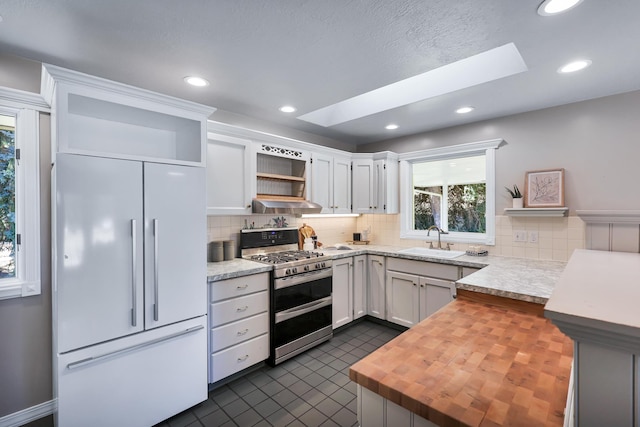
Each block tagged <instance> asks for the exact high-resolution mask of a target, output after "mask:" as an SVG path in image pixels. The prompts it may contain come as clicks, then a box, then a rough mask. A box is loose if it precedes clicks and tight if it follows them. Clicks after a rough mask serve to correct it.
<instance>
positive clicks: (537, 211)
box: [504, 208, 569, 217]
mask: <svg viewBox="0 0 640 427" xmlns="http://www.w3.org/2000/svg"><path fill="white" fill-rule="evenodd" d="M568 213H569V208H505V210H504V214H505V215H507V216H544V217H563V216H567V214H568Z"/></svg>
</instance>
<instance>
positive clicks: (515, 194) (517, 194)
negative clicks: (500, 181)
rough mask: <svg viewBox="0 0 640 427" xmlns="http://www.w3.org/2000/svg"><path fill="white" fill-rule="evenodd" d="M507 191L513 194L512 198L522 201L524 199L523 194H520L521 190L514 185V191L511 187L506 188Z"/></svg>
mask: <svg viewBox="0 0 640 427" xmlns="http://www.w3.org/2000/svg"><path fill="white" fill-rule="evenodd" d="M504 188H506V189H507V191H508V192H509V194H511V197H513V198H514V199H521V198H522V193H521V192H520V189H519V188H518V186H517V185H515V184H514V185H513V190H512V189H510V188H509V187H504Z"/></svg>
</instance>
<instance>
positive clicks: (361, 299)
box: [353, 255, 368, 320]
mask: <svg viewBox="0 0 640 427" xmlns="http://www.w3.org/2000/svg"><path fill="white" fill-rule="evenodd" d="M367 276H368V275H367V256H366V255H356V256H354V257H353V320H356V319H359V318H361V317H362V316H364V315H365V314H367V292H366V289H367Z"/></svg>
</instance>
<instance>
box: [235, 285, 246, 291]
mask: <svg viewBox="0 0 640 427" xmlns="http://www.w3.org/2000/svg"><path fill="white" fill-rule="evenodd" d="M248 287H249V285H240V286H236V289H237V290H239V291H241V290H243V289H247V288H248Z"/></svg>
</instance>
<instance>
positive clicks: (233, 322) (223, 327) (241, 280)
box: [208, 273, 269, 383]
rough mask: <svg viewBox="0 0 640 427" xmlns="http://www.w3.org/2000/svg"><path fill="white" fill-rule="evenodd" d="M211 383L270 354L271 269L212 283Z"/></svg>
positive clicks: (210, 328)
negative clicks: (267, 271) (268, 271)
mask: <svg viewBox="0 0 640 427" xmlns="http://www.w3.org/2000/svg"><path fill="white" fill-rule="evenodd" d="M209 301H210V304H209V316H208V317H209V383H214V382H216V381H220V380H221V379H224V378H226V377H228V376H229V375H232V374H234V373H236V372H239V371H241V370H243V369H245V368H248V367H250V366H252V365H255V364H256V363H259V362H262V361H264V360H266V359H267V358H268V357H269V273H260V274H254V275H250V276H243V277H236V278H233V279H227V280H220V281H217V282H210V283H209Z"/></svg>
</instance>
